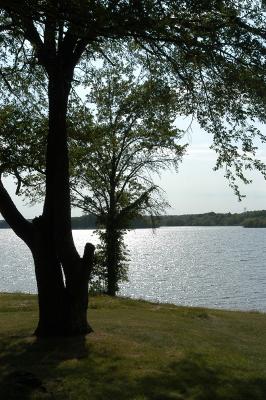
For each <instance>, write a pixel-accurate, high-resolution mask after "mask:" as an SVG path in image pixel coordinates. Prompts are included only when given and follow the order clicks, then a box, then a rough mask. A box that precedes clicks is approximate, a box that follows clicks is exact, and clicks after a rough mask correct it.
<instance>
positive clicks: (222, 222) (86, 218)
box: [0, 210, 266, 229]
mask: <svg viewBox="0 0 266 400" xmlns="http://www.w3.org/2000/svg"><path fill="white" fill-rule="evenodd" d="M160 226H244V227H245V228H266V210H261V211H246V212H243V213H240V214H237V213H235V214H231V213H226V214H222V213H215V212H209V213H205V214H186V215H163V216H159V217H153V218H151V217H150V216H145V217H141V218H136V219H134V220H133V221H132V222H131V225H130V227H129V228H131V229H138V228H154V227H156V228H158V227H160ZM72 227H73V229H95V228H96V227H97V222H96V217H95V216H94V215H83V216H82V217H73V218H72ZM3 228H9V226H8V224H7V223H6V222H5V221H3V220H2V221H0V229H3Z"/></svg>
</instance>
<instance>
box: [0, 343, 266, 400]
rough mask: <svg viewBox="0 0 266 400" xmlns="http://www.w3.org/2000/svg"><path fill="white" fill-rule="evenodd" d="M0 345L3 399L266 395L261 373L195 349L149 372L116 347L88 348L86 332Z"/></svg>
mask: <svg viewBox="0 0 266 400" xmlns="http://www.w3.org/2000/svg"><path fill="white" fill-rule="evenodd" d="M0 351H1V358H0V363H1V364H0V365H1V375H2V379H1V380H0V385H1V386H0V398H1V399H3V400H13V399H16V400H17V399H20V400H27V399H30V398H34V399H57V400H59V399H64V400H67V399H75V400H76V399H84V400H85V399H86V400H87V399H89V400H109V399H110V400H173V399H176V400H177V399H179V400H181V399H183V400H192V399H193V400H265V399H266V380H265V379H255V378H251V377H250V376H249V375H248V372H247V373H246V374H245V373H244V372H245V371H243V374H242V375H241V374H240V373H236V374H234V373H231V372H233V370H232V371H230V368H226V369H225V370H222V369H217V368H212V367H211V366H210V365H208V364H207V362H206V361H205V360H204V359H202V358H201V357H197V356H196V355H193V356H191V357H188V358H186V359H183V360H181V361H179V362H175V363H171V364H169V365H166V366H165V367H164V368H163V369H161V370H160V367H158V371H157V372H155V373H153V374H152V373H147V371H145V365H143V366H141V365H138V367H139V368H140V367H141V368H143V370H141V371H143V372H140V371H139V370H138V369H137V367H136V364H134V363H133V364H130V362H129V361H128V360H125V359H124V358H123V357H121V356H120V355H119V350H117V351H114V350H110V349H109V350H108V348H106V347H105V348H104V347H101V346H99V347H97V346H96V348H95V346H94V348H92V347H91V346H90V343H89V344H88V343H87V344H86V342H85V338H74V339H70V338H68V339H57V340H34V339H32V338H24V339H23V338H20V339H19V338H13V339H12V338H11V339H10V338H9V339H6V340H4V341H2V342H1V349H0ZM161 364H163V362H162V363H161ZM153 367H154V369H156V366H153ZM141 368H140V369H141ZM234 372H236V371H234ZM234 376H237V377H234ZM239 376H241V378H240V377H239ZM242 376H243V377H242Z"/></svg>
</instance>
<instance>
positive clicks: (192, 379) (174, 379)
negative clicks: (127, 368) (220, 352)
mask: <svg viewBox="0 0 266 400" xmlns="http://www.w3.org/2000/svg"><path fill="white" fill-rule="evenodd" d="M193 358H195V357H193ZM229 369H230V368H227V370H222V369H218V368H212V367H210V366H209V365H208V364H207V363H206V362H204V361H202V360H201V359H200V358H199V359H198V360H197V359H196V360H195V359H184V360H182V361H180V362H176V363H172V364H170V365H168V367H167V368H165V370H164V371H162V372H160V373H159V374H156V376H146V377H144V378H143V379H141V380H140V382H139V385H140V387H141V388H142V390H143V393H145V397H144V398H146V399H149V400H170V399H189V400H190V399H193V400H265V399H266V379H260V378H245V377H244V376H243V378H241V379H240V378H236V377H234V376H233V374H232V375H230V371H229Z"/></svg>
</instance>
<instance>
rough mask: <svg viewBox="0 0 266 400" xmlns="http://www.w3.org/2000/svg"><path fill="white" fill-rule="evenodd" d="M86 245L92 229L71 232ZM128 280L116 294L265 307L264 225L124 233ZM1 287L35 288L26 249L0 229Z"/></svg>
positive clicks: (230, 306)
mask: <svg viewBox="0 0 266 400" xmlns="http://www.w3.org/2000/svg"><path fill="white" fill-rule="evenodd" d="M74 239H75V242H76V245H77V248H78V250H79V252H80V253H81V254H82V252H83V247H84V244H85V243H86V242H87V241H92V242H93V243H94V244H96V243H97V242H98V238H97V237H96V236H95V235H94V234H93V231H92V230H79V231H74ZM126 243H127V245H128V247H129V249H130V252H131V254H130V257H131V261H130V267H129V282H128V283H126V284H123V285H121V290H120V294H121V295H122V296H129V297H133V298H142V299H146V300H152V301H159V302H169V303H174V304H181V305H192V306H205V307H213V308H225V309H241V310H260V311H266V229H255V228H250V229H245V228H242V227H169V228H168V227H165V228H160V229H157V230H156V231H155V232H153V231H152V230H151V229H138V230H135V231H130V232H128V233H127V235H126ZM0 257H1V258H0V291H1V292H3V291H6V292H14V291H21V292H26V293H36V283H35V278H34V269H33V262H32V257H31V253H30V251H29V250H28V249H27V247H26V246H25V245H24V243H23V242H22V241H21V240H20V239H18V238H17V237H16V236H15V234H14V233H13V232H12V231H11V230H0Z"/></svg>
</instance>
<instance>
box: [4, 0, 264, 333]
mask: <svg viewBox="0 0 266 400" xmlns="http://www.w3.org/2000/svg"><path fill="white" fill-rule="evenodd" d="M265 37H266V30H265V13H264V11H263V10H262V9H261V2H260V1H256V0H244V1H240V0H237V1H235V0H211V1H206V0H197V1H195V0H168V1H166V0H165V1H158V0H143V1H135V0H121V1H119V0H118V1H114V0H102V1H100V0H99V1H94V0H91V1H87V0H67V1H65V0H64V1H60V0H58V1H55V0H21V1H18V0H0V43H1V47H0V55H1V64H0V75H1V77H2V79H1V87H0V90H1V94H2V96H1V105H9V103H10V102H11V101H14V102H16V103H19V104H21V107H22V109H25V110H26V109H27V110H36V109H38V112H40V113H43V114H45V115H46V116H48V134H47V137H46V141H45V146H44V148H43V151H42V154H43V156H44V158H45V200H44V207H43V213H42V215H41V216H40V217H39V218H36V219H34V220H33V222H32V223H29V222H28V221H26V220H25V218H24V217H23V216H22V215H21V213H19V211H18V210H17V209H16V207H15V206H14V203H13V201H12V199H11V198H10V196H9V194H8V193H7V191H6V190H5V188H4V185H3V183H2V181H0V212H1V213H2V215H3V216H4V218H5V219H6V220H7V222H8V223H9V225H10V226H11V227H12V229H13V230H14V231H15V232H16V234H17V235H18V236H19V237H21V239H22V240H24V241H25V243H26V244H27V245H28V246H29V248H30V249H31V252H32V254H33V258H34V262H35V271H36V279H37V285H38V291H39V308H40V320H39V324H38V328H37V330H36V334H38V335H53V334H80V333H86V332H88V331H89V330H90V328H89V326H88V323H87V318H86V309H87V302H88V294H87V283H88V280H89V278H90V272H91V267H92V253H93V248H92V246H91V245H89V244H88V245H87V246H86V247H85V251H84V255H83V257H80V255H79V254H78V252H77V249H76V247H75V245H74V241H73V236H72V232H71V218H70V216H71V203H70V187H69V153H68V139H69V136H68V129H67V111H68V106H69V98H70V96H71V93H72V91H73V90H74V88H75V87H77V86H78V85H81V86H82V85H83V82H85V81H86V75H87V72H88V68H91V67H93V62H95V60H97V58H99V57H104V58H107V59H109V58H110V52H111V53H115V51H116V50H115V49H116V48H117V49H118V50H119V52H120V54H121V52H123V54H124V56H128V55H130V56H131V57H133V58H134V59H135V60H136V61H137V62H138V63H139V64H140V65H141V66H142V67H143V68H146V70H147V71H149V73H150V74H151V75H153V76H155V77H160V79H161V80H162V81H165V82H167V83H168V84H169V86H170V87H172V88H173V89H174V90H175V91H176V93H177V94H178V96H177V99H178V102H177V106H178V110H179V113H180V114H181V115H191V116H192V117H194V118H197V120H198V121H199V123H200V125H201V126H202V127H203V128H204V129H205V130H208V131H210V132H211V133H212V135H213V140H214V142H213V146H214V149H215V151H217V153H218V164H217V166H218V167H220V166H226V168H227V176H228V178H229V179H231V185H232V186H233V187H234V188H235V190H236V191H237V187H236V186H235V181H234V179H235V176H238V177H240V178H242V179H245V177H244V175H243V171H244V170H245V169H250V168H257V169H258V170H260V171H261V172H262V173H264V174H265V167H264V165H263V164H262V163H261V162H259V161H258V160H256V158H255V156H254V153H255V150H256V149H255V147H256V146H255V143H254V138H255V137H257V138H258V139H260V140H262V141H265V136H264V135H262V134H261V133H260V132H259V131H258V130H256V129H255V127H254V126H250V127H249V122H250V120H252V119H253V120H255V119H258V120H260V121H264V122H265V115H266V113H265V93H266V91H265V51H266V49H265ZM40 88H42V90H43V91H42V90H40ZM251 122H252V121H251ZM8 164H9V163H7V164H6V163H2V164H1V172H2V174H3V173H5V171H7V172H8V168H9V169H10V165H8ZM5 168H7V170H5ZM232 173H233V174H232Z"/></svg>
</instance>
